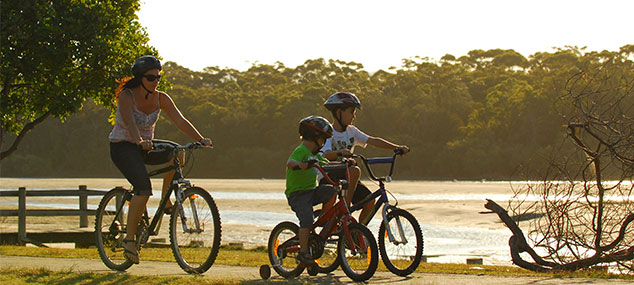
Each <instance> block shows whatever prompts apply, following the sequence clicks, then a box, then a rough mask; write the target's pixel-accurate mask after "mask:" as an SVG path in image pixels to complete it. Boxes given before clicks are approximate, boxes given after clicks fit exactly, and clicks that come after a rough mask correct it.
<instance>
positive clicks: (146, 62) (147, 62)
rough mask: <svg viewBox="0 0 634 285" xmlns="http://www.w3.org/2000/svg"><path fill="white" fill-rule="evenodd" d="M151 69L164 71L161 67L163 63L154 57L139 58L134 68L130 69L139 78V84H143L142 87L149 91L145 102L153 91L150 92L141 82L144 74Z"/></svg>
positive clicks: (133, 65)
mask: <svg viewBox="0 0 634 285" xmlns="http://www.w3.org/2000/svg"><path fill="white" fill-rule="evenodd" d="M151 69H158V70H162V69H163V68H162V67H161V62H160V61H159V60H158V58H156V57H154V56H153V55H144V56H142V57H139V58H137V60H135V61H134V64H132V68H130V70H131V71H132V74H133V75H134V77H135V78H137V79H136V80H138V82H140V83H141V86H143V89H145V91H147V94H145V100H147V98H148V96H150V94H152V90H149V89H147V87H145V85H144V84H143V81H142V80H141V77H142V76H143V74H145V73H146V72H147V71H148V70H151Z"/></svg>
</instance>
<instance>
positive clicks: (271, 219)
mask: <svg viewBox="0 0 634 285" xmlns="http://www.w3.org/2000/svg"><path fill="white" fill-rule="evenodd" d="M154 194H155V195H160V192H158V193H154ZM212 195H213V197H214V199H216V200H222V199H244V200H247V199H252V200H256V199H257V200H260V199H272V200H285V199H286V198H285V197H284V194H283V193H250V192H222V191H220V192H218V191H214V192H213V193H212ZM455 196H458V197H455ZM455 196H452V197H446V196H445V195H399V196H398V198H399V200H437V199H443V200H468V199H482V198H480V196H481V195H475V196H474V195H455ZM485 196H487V197H492V195H485ZM502 196H504V195H502ZM504 197H506V196H504ZM499 198H503V197H499ZM60 199H62V200H58V201H62V202H63V201H65V200H68V203H48V202H44V201H33V200H34V199H33V200H31V201H28V205H29V206H36V207H47V208H57V209H78V205H77V202H76V201H77V197H60ZM95 200H97V199H95ZM500 200H501V199H500ZM0 205H13V206H15V205H16V202H11V201H2V202H0ZM88 208H89V209H97V204H96V203H94V204H92V203H90V202H89V205H88ZM148 211H149V212H150V213H153V212H155V211H156V208H152V207H149V208H148ZM220 216H221V220H222V223H223V225H230V224H237V225H252V226H259V227H265V228H271V229H272V228H273V227H274V226H275V225H277V224H278V223H279V222H281V221H293V222H297V218H296V217H295V214H294V213H292V212H288V213H276V212H263V211H241V210H222V209H220ZM380 222H381V220H380V218H376V217H375V219H373V220H372V221H371V222H370V224H369V228H370V229H371V230H372V232H373V233H374V234H375V235H376V234H377V233H378V228H379V225H380ZM421 228H422V231H423V236H424V242H425V245H424V255H426V256H428V261H429V262H445V263H446V262H452V263H464V262H465V259H466V258H467V257H483V258H485V260H486V263H487V264H490V263H493V264H510V255H509V250H508V239H509V237H510V234H511V233H510V231H508V230H493V229H484V228H475V227H461V226H441V225H431V224H421ZM267 239H268V234H259V235H256V236H239V237H235V236H231V235H230V233H225V234H224V236H223V241H224V242H245V243H250V244H259V245H266V242H267Z"/></svg>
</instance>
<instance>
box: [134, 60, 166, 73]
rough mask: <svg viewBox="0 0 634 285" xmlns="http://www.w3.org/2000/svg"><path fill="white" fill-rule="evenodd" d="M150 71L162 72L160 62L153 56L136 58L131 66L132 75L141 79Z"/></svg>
mask: <svg viewBox="0 0 634 285" xmlns="http://www.w3.org/2000/svg"><path fill="white" fill-rule="evenodd" d="M150 69H158V70H162V69H163V68H162V67H161V62H160V61H159V60H158V59H157V58H156V57H154V56H153V55H144V56H142V57H139V58H137V60H135V61H134V64H132V69H131V70H132V74H133V75H134V76H135V77H141V76H142V75H143V74H145V73H146V72H147V71H148V70H150Z"/></svg>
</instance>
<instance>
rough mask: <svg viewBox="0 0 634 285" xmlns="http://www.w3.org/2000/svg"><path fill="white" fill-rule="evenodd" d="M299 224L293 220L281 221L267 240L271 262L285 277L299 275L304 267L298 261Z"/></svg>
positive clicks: (278, 272)
mask: <svg viewBox="0 0 634 285" xmlns="http://www.w3.org/2000/svg"><path fill="white" fill-rule="evenodd" d="M298 233H299V226H298V225H297V224H295V223H293V222H288V221H286V222H281V223H279V224H277V225H276V226H275V227H274V228H273V230H272V231H271V234H270V235H269V240H268V242H267V252H268V255H269V262H271V265H272V267H273V269H274V270H275V272H277V274H279V275H280V276H282V277H284V278H293V277H296V276H299V275H300V274H301V273H302V271H304V267H302V266H301V265H300V264H299V263H298V262H297V261H296V257H297V254H298V253H299V237H298V236H297V234H298Z"/></svg>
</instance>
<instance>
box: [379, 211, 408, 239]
mask: <svg viewBox="0 0 634 285" xmlns="http://www.w3.org/2000/svg"><path fill="white" fill-rule="evenodd" d="M388 208H389V205H388V204H386V205H385V206H384V207H383V210H382V211H381V215H382V216H383V224H384V225H385V233H386V234H387V236H388V238H389V240H390V242H391V243H393V244H395V245H399V244H407V238H406V237H405V233H404V232H403V224H402V223H401V219H400V218H399V217H398V216H396V217H394V220H396V227H397V229H398V234H399V235H400V236H401V239H400V240H398V241H397V240H396V238H395V237H394V234H393V233H392V227H390V223H389V222H388V220H387V211H388Z"/></svg>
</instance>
